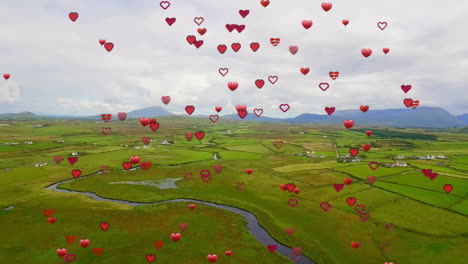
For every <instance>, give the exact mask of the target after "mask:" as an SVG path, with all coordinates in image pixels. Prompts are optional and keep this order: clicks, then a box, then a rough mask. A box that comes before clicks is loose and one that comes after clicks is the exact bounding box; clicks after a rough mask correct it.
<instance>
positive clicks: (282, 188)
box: [279, 184, 288, 192]
mask: <svg viewBox="0 0 468 264" xmlns="http://www.w3.org/2000/svg"><path fill="white" fill-rule="evenodd" d="M279 187H280V189H281V190H283V192H284V191H286V189H287V188H288V187H287V186H286V184H280V186H279Z"/></svg>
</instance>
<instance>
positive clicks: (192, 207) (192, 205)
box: [188, 204, 196, 210]
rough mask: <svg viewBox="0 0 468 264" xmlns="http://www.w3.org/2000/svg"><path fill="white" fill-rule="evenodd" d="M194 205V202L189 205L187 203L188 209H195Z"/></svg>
mask: <svg viewBox="0 0 468 264" xmlns="http://www.w3.org/2000/svg"><path fill="white" fill-rule="evenodd" d="M195 207H196V205H194V204H189V205H188V208H189V209H190V210H193V209H195Z"/></svg>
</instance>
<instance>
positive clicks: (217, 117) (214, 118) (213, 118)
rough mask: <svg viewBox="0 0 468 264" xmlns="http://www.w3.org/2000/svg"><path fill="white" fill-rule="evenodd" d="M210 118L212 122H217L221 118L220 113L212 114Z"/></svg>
mask: <svg viewBox="0 0 468 264" xmlns="http://www.w3.org/2000/svg"><path fill="white" fill-rule="evenodd" d="M209 118H210V121H211V122H213V123H216V121H218V119H219V115H210V117H209Z"/></svg>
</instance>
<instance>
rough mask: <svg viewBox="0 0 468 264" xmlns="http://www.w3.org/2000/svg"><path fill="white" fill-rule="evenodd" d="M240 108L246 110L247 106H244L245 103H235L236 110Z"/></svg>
mask: <svg viewBox="0 0 468 264" xmlns="http://www.w3.org/2000/svg"><path fill="white" fill-rule="evenodd" d="M240 110H247V106H245V105H236V111H240Z"/></svg>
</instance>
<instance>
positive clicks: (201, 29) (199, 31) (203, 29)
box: [197, 28, 206, 36]
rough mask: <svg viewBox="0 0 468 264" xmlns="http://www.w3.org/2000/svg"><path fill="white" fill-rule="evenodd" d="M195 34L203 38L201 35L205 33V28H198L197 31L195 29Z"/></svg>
mask: <svg viewBox="0 0 468 264" xmlns="http://www.w3.org/2000/svg"><path fill="white" fill-rule="evenodd" d="M197 32H198V34H200V35H202V36H203V35H205V33H206V28H198V29H197Z"/></svg>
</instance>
